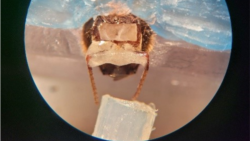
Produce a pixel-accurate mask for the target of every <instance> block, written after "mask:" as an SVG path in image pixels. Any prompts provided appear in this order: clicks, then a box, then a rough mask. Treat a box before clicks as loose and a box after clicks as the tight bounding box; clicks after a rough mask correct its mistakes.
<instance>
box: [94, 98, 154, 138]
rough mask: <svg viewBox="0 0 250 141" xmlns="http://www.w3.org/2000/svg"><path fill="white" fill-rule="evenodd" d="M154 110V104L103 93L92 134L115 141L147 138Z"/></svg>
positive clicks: (151, 128)
mask: <svg viewBox="0 0 250 141" xmlns="http://www.w3.org/2000/svg"><path fill="white" fill-rule="evenodd" d="M156 112H157V110H156V109H155V106H154V104H149V105H146V104H145V103H142V102H139V101H128V100H123V99H119V98H114V97H111V96H110V95H104V96H103V97H102V101H101V105H100V108H99V112H98V117H97V121H96V124H95V129H94V132H93V134H92V135H93V136H95V137H98V138H102V139H106V140H115V141H140V140H148V139H149V137H150V134H151V132H152V130H153V124H154V121H155V118H156V116H157V113H156Z"/></svg>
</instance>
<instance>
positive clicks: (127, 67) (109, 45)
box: [82, 13, 155, 104]
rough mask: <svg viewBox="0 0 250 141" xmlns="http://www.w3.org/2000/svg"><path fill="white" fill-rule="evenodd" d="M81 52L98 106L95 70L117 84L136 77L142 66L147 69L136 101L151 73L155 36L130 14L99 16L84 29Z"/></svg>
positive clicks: (142, 21) (136, 94)
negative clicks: (148, 74) (97, 69)
mask: <svg viewBox="0 0 250 141" xmlns="http://www.w3.org/2000/svg"><path fill="white" fill-rule="evenodd" d="M82 35H83V36H82V40H83V45H82V49H83V52H84V54H85V59H86V62H87V68H88V72H89V77H90V82H91V86H92V90H93V95H94V100H95V103H96V104H98V96H97V89H96V85H95V81H94V77H93V71H92V68H93V67H97V66H98V67H99V68H100V70H101V73H102V74H103V75H108V76H110V77H111V78H113V80H115V81H117V80H120V79H123V78H126V77H127V76H129V75H133V74H135V73H136V72H137V70H138V67H139V65H142V66H143V67H144V71H143V74H142V76H141V79H140V82H139V84H138V86H137V89H136V91H135V93H134V95H133V97H132V99H133V100H135V99H136V98H137V97H138V96H139V94H140V91H141V89H142V86H143V83H144V81H145V78H146V76H147V72H148V70H149V53H150V51H151V50H152V49H153V46H154V41H155V33H154V32H153V30H152V29H151V28H150V26H149V25H148V24H147V23H146V22H145V21H144V20H143V19H141V18H139V17H137V16H135V15H133V14H131V13H129V14H115V13H113V14H109V15H98V16H96V17H95V18H90V19H89V20H88V21H87V22H86V23H85V24H84V25H83V34H82Z"/></svg>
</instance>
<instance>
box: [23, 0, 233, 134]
mask: <svg viewBox="0 0 250 141" xmlns="http://www.w3.org/2000/svg"><path fill="white" fill-rule="evenodd" d="M231 46H232V32H231V22H230V16H229V12H228V9H227V4H226V2H225V0H32V1H31V3H30V6H29V9H28V14H27V19H26V25H25V50H26V56H27V61H28V65H29V69H30V72H31V74H32V77H33V80H34V82H35V84H36V86H37V88H38V90H39V92H40V94H41V96H42V97H43V98H44V100H45V101H46V102H47V104H48V105H49V106H50V107H51V108H52V109H53V110H54V112H55V113H56V114H58V116H60V117H61V118H62V119H63V120H64V121H66V122H67V123H69V124H70V125H71V126H73V127H75V128H77V129H79V130H80V131H82V132H84V133H87V134H90V135H91V134H92V133H93V131H94V128H95V124H96V120H97V115H98V109H99V107H100V102H101V98H102V96H103V95H105V94H109V95H111V96H113V97H116V98H120V99H125V100H132V99H133V100H137V101H140V102H144V103H146V104H149V103H154V105H155V107H156V109H158V111H157V117H156V119H155V122H154V125H153V127H154V128H155V130H153V131H152V132H151V134H150V139H154V138H158V137H162V136H165V135H167V134H169V133H172V132H174V131H176V130H178V129H180V128H181V127H183V126H185V125H186V124H188V123H189V122H190V121H192V120H193V119H194V118H195V117H196V116H198V115H199V114H200V113H201V112H202V111H203V110H204V108H206V106H208V105H209V103H210V101H211V100H212V99H213V97H214V96H216V93H217V91H218V89H219V87H220V85H221V83H222V81H223V79H224V76H225V73H226V71H227V67H228V63H229V59H230V54H231Z"/></svg>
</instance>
